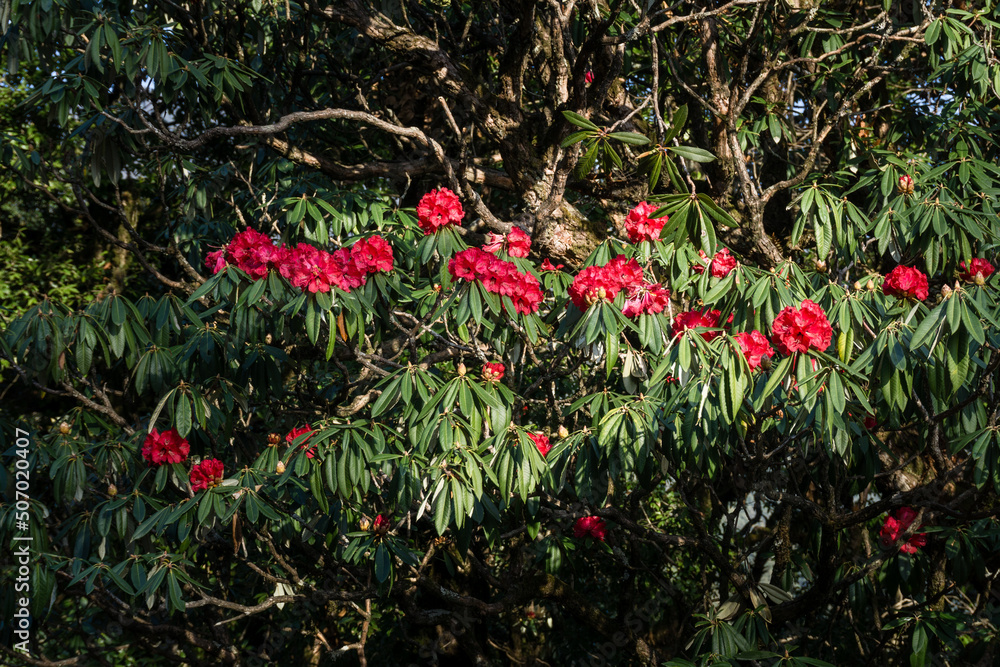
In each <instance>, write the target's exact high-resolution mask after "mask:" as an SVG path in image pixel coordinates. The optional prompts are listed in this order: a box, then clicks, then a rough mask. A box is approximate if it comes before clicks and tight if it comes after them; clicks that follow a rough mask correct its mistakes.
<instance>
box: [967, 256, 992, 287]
mask: <svg viewBox="0 0 1000 667" xmlns="http://www.w3.org/2000/svg"><path fill="white" fill-rule="evenodd" d="M958 268H959V274H958V278H959V280H963V281H965V282H967V283H974V282H976V275H977V274H980V275H982V277H983V280H984V281H986V280H987V279H989V277H990V276H992V275H993V272H994V271H996V269H995V268H994V267H993V265H992V264H990V263H989V262H988V261H987V260H985V259H983V258H981V257H976V258H975V259H973V260H972V261H970V262H969V268H968V269H966V268H965V262H964V261H963V262H961V263H959V265H958Z"/></svg>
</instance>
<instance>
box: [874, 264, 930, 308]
mask: <svg viewBox="0 0 1000 667" xmlns="http://www.w3.org/2000/svg"><path fill="white" fill-rule="evenodd" d="M882 292H883V293H884V294H885V295H886V296H896V297H899V298H900V299H920V300H921V301H923V300H924V299H926V298H927V276H925V275H924V274H923V273H921V272H920V270H919V269H914V268H911V267H909V266H897V267H896V268H895V269H893V270H892V271H890V272H889V275H887V276H886V277H885V282H884V283H882Z"/></svg>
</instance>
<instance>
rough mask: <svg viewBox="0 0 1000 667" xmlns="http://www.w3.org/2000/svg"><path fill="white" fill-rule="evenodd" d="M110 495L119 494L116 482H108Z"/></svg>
mask: <svg viewBox="0 0 1000 667" xmlns="http://www.w3.org/2000/svg"><path fill="white" fill-rule="evenodd" d="M108 495H109V496H111V497H112V498H114V497H115V496H117V495H118V487H117V486H115V485H114V484H108Z"/></svg>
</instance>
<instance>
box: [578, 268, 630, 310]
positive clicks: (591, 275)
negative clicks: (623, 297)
mask: <svg viewBox="0 0 1000 667" xmlns="http://www.w3.org/2000/svg"><path fill="white" fill-rule="evenodd" d="M620 289H621V285H620V284H619V283H618V281H617V280H616V279H615V277H614V276H612V275H610V272H608V271H605V270H604V267H603V266H588V267H587V268H585V269H583V270H582V271H580V273H578V274H576V277H575V278H574V279H573V284H571V285H570V286H569V290H568V291H569V298H570V299H571V300H572V301H573V303H574V305H576V307H577V308H579V309H580V310H581V311H586V310H587V309H588V308H590V306H592V305H593V304H595V303H597V302H598V301H601V300H607V301H611V300H612V299H614V298H615V296H617V295H618V292H619V290H620Z"/></svg>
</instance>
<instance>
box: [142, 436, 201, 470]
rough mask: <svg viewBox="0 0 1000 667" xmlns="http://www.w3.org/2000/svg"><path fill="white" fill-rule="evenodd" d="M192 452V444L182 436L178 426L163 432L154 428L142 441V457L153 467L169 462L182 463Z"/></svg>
mask: <svg viewBox="0 0 1000 667" xmlns="http://www.w3.org/2000/svg"><path fill="white" fill-rule="evenodd" d="M190 452H191V445H190V444H189V443H188V441H187V440H185V439H184V438H182V437H181V434H180V433H179V432H178V431H177V429H176V428H171V429H169V430H166V431H164V432H163V433H160V432H158V431H157V430H156V429H155V428H154V429H152V430H151V431H150V432H149V435H147V436H146V440H145V441H144V442H143V443H142V458H144V459H145V460H146V463H147V464H148V465H149V466H151V467H152V466H162V465H165V464H168V463H182V462H183V461H185V460H186V459H187V457H188V454H189V453H190Z"/></svg>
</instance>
